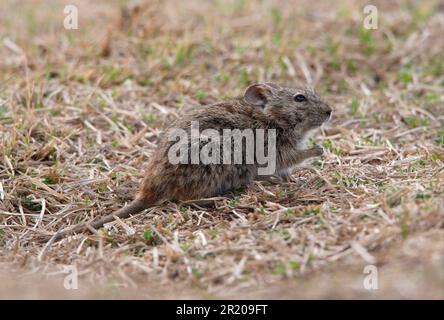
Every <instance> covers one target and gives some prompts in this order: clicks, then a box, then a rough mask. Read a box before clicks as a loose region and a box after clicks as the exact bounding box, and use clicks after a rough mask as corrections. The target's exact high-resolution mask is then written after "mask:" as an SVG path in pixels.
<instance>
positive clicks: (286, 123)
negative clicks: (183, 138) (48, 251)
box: [54, 83, 331, 239]
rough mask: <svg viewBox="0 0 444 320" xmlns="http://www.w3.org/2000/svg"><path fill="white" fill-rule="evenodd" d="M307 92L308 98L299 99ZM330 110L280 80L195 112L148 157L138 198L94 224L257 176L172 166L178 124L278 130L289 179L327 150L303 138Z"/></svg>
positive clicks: (247, 168)
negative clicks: (170, 156)
mask: <svg viewBox="0 0 444 320" xmlns="http://www.w3.org/2000/svg"><path fill="white" fill-rule="evenodd" d="M297 94H303V95H304V96H305V98H306V101H303V102H297V101H295V95H297ZM330 113H331V108H330V107H329V106H328V105H327V104H326V103H325V102H323V101H322V100H321V98H320V97H319V96H318V95H316V93H315V92H314V91H313V90H310V89H305V88H295V89H291V88H284V87H280V86H278V85H276V84H271V83H268V84H256V85H252V86H250V87H249V88H247V90H246V92H245V95H244V97H242V98H238V99H233V100H231V101H226V102H220V103H215V104H213V105H210V106H207V107H204V108H199V109H195V110H192V111H191V112H189V113H187V114H185V115H184V116H182V117H180V118H179V119H178V120H177V121H176V122H175V123H174V124H173V125H172V126H171V128H170V129H169V130H167V132H166V135H165V136H164V137H163V139H162V140H161V141H160V143H159V146H158V148H157V150H156V152H155V153H154V155H153V157H152V158H151V159H150V162H149V163H148V166H147V168H146V172H147V174H146V176H145V178H144V179H143V181H142V183H141V186H140V189H139V192H138V193H137V195H136V199H135V200H134V201H133V202H132V203H131V204H129V205H128V206H126V207H124V208H122V209H120V210H118V211H117V212H115V213H112V214H110V215H108V216H105V217H104V218H102V219H100V220H98V221H96V222H93V223H92V224H91V226H92V227H93V228H98V227H100V226H102V225H103V224H104V223H107V222H110V221H113V220H114V216H117V217H119V218H126V217H128V216H130V215H133V214H137V213H139V212H141V211H142V210H143V209H146V208H149V207H150V206H154V205H157V204H160V203H162V202H164V201H181V200H192V199H199V198H206V197H211V196H215V195H219V194H222V193H225V192H228V191H230V190H233V189H236V188H238V187H241V186H245V185H248V184H249V183H251V182H252V181H253V180H254V179H256V178H258V177H257V169H258V165H257V163H254V164H244V163H243V164H229V165H228V164H218V165H214V164H212V165H204V164H198V165H196V164H175V165H174V164H171V163H170V161H169V159H168V150H169V148H170V147H171V146H172V145H173V144H174V143H175V141H168V139H167V137H168V136H169V134H170V133H171V132H172V130H174V129H176V128H181V129H185V130H186V131H187V132H188V136H189V135H190V125H191V121H198V122H199V129H200V131H202V130H204V129H209V128H211V129H216V130H218V131H219V132H220V133H222V129H240V130H242V129H248V128H250V129H276V131H277V141H276V151H277V168H276V172H275V174H276V175H278V176H281V177H286V176H287V175H288V174H289V171H290V170H291V168H292V167H293V166H295V165H296V164H298V163H300V162H302V161H304V160H305V159H307V158H310V157H314V156H319V155H321V154H322V152H323V150H322V148H321V147H319V146H316V147H314V148H311V149H303V148H302V141H303V140H304V139H305V138H306V135H307V133H308V132H309V131H311V130H313V129H315V128H318V127H319V126H321V125H322V123H323V122H325V121H326V120H328V118H329V117H330ZM85 227H86V225H84V224H82V225H78V226H76V227H74V228H73V229H69V230H66V231H62V232H61V233H58V234H56V235H55V236H54V238H55V239H60V238H62V237H64V236H66V235H68V234H71V233H76V232H80V231H82V230H84V229H85Z"/></svg>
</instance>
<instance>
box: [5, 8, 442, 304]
mask: <svg viewBox="0 0 444 320" xmlns="http://www.w3.org/2000/svg"><path fill="white" fill-rule="evenodd" d="M64 2H65V1H26V3H24V2H23V1H13V0H8V1H2V3H1V5H0V21H2V24H1V25H0V36H1V39H2V40H3V43H2V46H1V47H0V57H2V58H1V60H0V83H1V85H0V128H1V131H0V140H1V147H0V153H1V154H0V158H1V162H0V199H1V202H0V263H1V265H0V266H2V268H3V269H7V270H8V271H9V273H11V272H12V274H13V278H17V279H19V280H20V279H24V278H26V277H39V278H41V277H43V278H49V279H54V277H59V276H60V270H61V268H62V267H63V266H65V265H75V266H77V268H78V270H79V273H80V275H81V278H80V286H81V288H83V289H85V288H93V289H91V290H92V291H88V292H89V293H85V295H84V296H86V297H110V296H113V295H112V294H111V293H110V292H116V290H117V291H118V292H120V296H126V297H131V296H133V295H132V294H130V293H128V290H131V288H136V289H138V290H142V291H141V292H142V293H141V294H140V295H139V296H142V297H146V296H151V297H153V296H154V297H170V298H172V297H184V296H193V297H201V298H202V297H240V296H243V294H244V293H245V294H246V292H248V294H246V295H245V296H247V297H273V298H280V297H304V295H301V294H300V292H301V291H299V290H304V292H307V296H310V297H350V296H351V297H353V294H354V292H356V291H352V292H351V293H350V294H349V293H348V291H347V293H344V290H346V288H347V287H348V286H349V285H350V283H351V282H352V281H355V282H356V281H358V282H361V281H362V280H361V279H362V277H363V275H362V270H363V268H364V266H365V265H367V264H376V265H378V266H379V267H380V270H381V271H380V273H381V278H383V279H384V281H385V282H384V283H383V284H381V287H382V288H390V289H387V290H386V291H383V293H382V296H384V297H425V296H427V297H432V298H444V292H443V290H444V275H443V272H442V269H441V267H442V263H443V256H444V253H443V250H444V247H443V246H444V244H443V241H442V239H443V232H442V228H443V227H444V196H443V192H444V171H443V167H444V165H443V162H444V112H443V111H444V107H443V105H444V103H443V102H444V92H443V88H444V76H443V74H444V55H443V49H444V43H443V41H444V40H443V39H444V37H443V32H444V13H443V6H442V4H440V1H390V2H388V1H376V5H377V7H378V9H379V29H377V30H370V31H368V30H366V29H363V28H362V19H363V17H362V7H363V5H364V2H357V1H356V2H355V1H353V2H352V1H338V2H330V1H328V2H327V1H298V2H297V3H296V2H293V1H275V2H272V1H251V2H250V1H248V2H247V1H224V2H222V1H211V2H210V1H208V2H203V1H194V0H187V1H174V2H173V1H154V0H153V1H145V2H140V5H138V6H134V5H131V4H130V5H125V4H124V2H123V1H104V0H103V1H97V2H94V4H92V2H91V1H69V3H75V4H77V5H78V8H79V19H80V26H79V27H80V29H79V30H75V31H67V30H64V29H63V27H62V26H63V18H64V16H63V4H64ZM67 3H68V2H67ZM122 8H124V9H122ZM257 81H275V82H277V83H281V84H287V85H291V84H294V83H308V84H311V85H313V86H315V87H316V88H317V89H318V90H319V91H320V92H323V93H324V94H325V96H326V98H327V99H328V100H329V101H330V102H331V103H332V104H333V105H334V108H335V112H334V119H333V121H331V122H330V123H329V124H328V125H327V126H325V128H323V130H322V132H320V134H319V135H318V136H317V137H316V140H318V141H319V143H322V144H323V145H324V146H325V147H326V149H327V152H326V154H325V156H324V157H323V158H322V159H319V160H315V161H311V162H309V163H307V165H306V166H305V167H303V168H301V169H299V170H296V171H295V172H294V178H295V182H294V183H288V184H284V185H267V184H260V183H256V184H255V185H254V186H252V187H250V188H248V189H246V190H245V191H244V192H242V193H239V194H238V195H237V197H236V198H235V199H231V200H230V199H225V198H218V199H214V200H212V201H207V202H206V203H204V202H202V201H200V202H196V203H187V204H180V203H179V204H174V203H169V204H167V205H165V206H163V207H158V208H152V209H151V210H149V211H148V212H147V213H146V214H143V215H140V216H135V217H133V218H130V219H127V220H125V221H119V222H115V223H112V224H110V225H108V228H107V230H106V231H102V232H100V233H98V234H97V235H87V234H82V235H77V236H75V237H72V238H70V239H66V240H64V241H61V242H59V243H56V244H54V245H52V246H51V247H48V248H47V250H45V249H44V244H40V243H39V242H38V240H39V239H40V237H41V236H42V235H48V234H52V233H54V232H56V231H57V230H59V229H61V228H64V227H66V226H68V225H73V224H76V223H78V222H81V221H87V220H90V219H93V218H95V217H98V216H101V215H104V214H107V213H109V212H110V211H112V210H114V209H116V208H119V207H121V206H122V205H123V204H124V203H125V202H127V201H129V200H130V199H131V197H132V193H133V191H134V190H135V188H136V186H137V183H138V180H139V179H140V178H141V177H142V176H143V175H144V173H143V165H144V163H146V162H147V160H148V159H149V157H150V154H151V153H152V152H154V150H155V146H156V143H157V141H158V137H159V134H161V133H162V130H163V129H164V128H165V124H167V123H169V122H171V120H173V119H175V118H176V117H178V116H179V115H180V112H181V110H182V109H190V108H200V107H201V105H203V104H207V103H211V102H214V101H217V100H221V99H223V98H225V97H231V96H235V95H239V94H240V93H241V92H242V90H243V88H245V86H246V85H248V84H250V83H252V82H257ZM147 174H149V172H148V173H147ZM430 234H433V237H430V236H429V235H430ZM411 239H415V240H414V241H413V242H414V243H416V244H417V245H418V246H419V248H420V249H418V250H416V251H413V252H416V253H418V254H416V253H415V254H413V255H412V254H411V255H409V257H408V258H406V257H405V256H403V255H400V254H398V255H396V254H395V253H394V251H396V252H398V250H397V249H395V248H399V247H402V246H403V245H405V244H406V243H410V242H412V240H411ZM409 241H410V242H409ZM421 252H430V254H427V255H421V254H420V253H421ZM398 253H399V252H398ZM387 255H388V256H393V255H394V256H396V258H392V259H387V258H385V257H387ZM396 266H398V267H399V268H398V267H396ZM410 266H415V267H414V268H413V267H412V268H410ZM393 268H395V269H394V270H399V272H400V273H399V272H398V273H397V274H398V275H399V274H401V275H405V276H404V277H402V276H400V277H388V276H384V275H383V273H384V272H385V270H393ZM343 270H352V271H350V272H349V274H348V273H347V272H344V271H343ZM424 270H427V274H425V271H424ZM430 270H433V271H432V272H429V271H430ZM440 270H441V271H440ZM395 273H396V272H395ZM331 274H333V275H335V274H340V277H339V278H337V277H334V276H332V277H329V276H326V275H331ZM387 274H392V273H390V272H389V271H387V273H386V275H387ZM333 279H340V280H335V281H334V280H333ZM352 279H354V280H352ZM356 279H358V280H356ZM409 279H410V280H409ZM412 279H415V281H412ZM19 280H17V281H19ZM301 281H304V285H302V284H301ZM14 283H15V282H14ZM61 283H62V282H61V280H60V281H58V280H57V281H55V283H53V284H52V286H53V288H58V289H53V290H54V292H58V291H57V290H59V291H60V287H61ZM405 283H409V284H410V286H411V287H409V290H407V291H403V292H401V291H402V290H398V289H399V285H402V284H405ZM428 284H430V286H426V285H428ZM123 287H128V289H126V291H125V290H121V289H122V288H123ZM425 287H427V288H428V290H426V289H424V288H425ZM8 288H9V289H8ZM32 288H35V286H34V285H32V284H28V285H24V286H21V287H20V286H19V288H18V287H16V285H15V284H12V285H11V286H10V287H8V286H7V285H6V286H3V289H4V291H3V292H0V296H19V297H25V296H29V295H30V292H35V295H34V296H42V295H43V296H45V294H44V293H42V290H40V291H38V290H37V291H35V290H34V289H32ZM48 288H49V286H47V287H46V290H47V291H48ZM261 288H266V290H267V292H268V295H266V294H263V290H264V289H261ZM326 288H328V290H327V289H326ZM268 289H270V291H268ZM14 290H18V293H14ZM120 290H121V291H120ZM261 290H262V291H261ZM356 290H358V291H359V290H360V296H362V295H363V294H365V290H363V288H362V286H361V287H359V286H358V287H357V289H356ZM44 291H45V290H43V292H44ZM61 291H63V293H62V294H63V295H64V296H67V297H70V296H73V297H74V296H75V295H74V293H71V292H69V291H65V290H61ZM147 291H148V292H149V293H148V292H147ZM91 292H92V293H91ZM122 292H123V293H125V292H127V294H126V295H123V294H122ZM295 292H297V293H299V294H295ZM363 292H364V293H363ZM133 294H134V292H133ZM31 295H32V294H31ZM117 295H118V296H119V294H117ZM60 296H61V295H57V296H56V297H60ZM136 296H137V294H136ZM364 296H365V295H364ZM370 297H371V296H370Z"/></svg>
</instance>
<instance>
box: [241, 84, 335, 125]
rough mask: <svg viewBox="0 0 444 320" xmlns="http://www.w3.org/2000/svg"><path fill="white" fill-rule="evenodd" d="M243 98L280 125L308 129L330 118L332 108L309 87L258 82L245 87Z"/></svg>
mask: <svg viewBox="0 0 444 320" xmlns="http://www.w3.org/2000/svg"><path fill="white" fill-rule="evenodd" d="M244 100H245V102H246V103H248V104H250V105H254V106H256V107H258V108H262V110H263V111H264V113H265V114H266V115H267V116H268V117H269V118H270V119H272V120H274V121H275V122H277V123H278V124H279V125H282V126H283V127H293V128H299V129H302V130H311V129H315V128H317V127H320V126H321V125H322V124H323V123H324V122H325V121H327V120H328V119H330V116H331V113H332V109H331V107H330V106H329V105H328V104H327V103H325V102H324V101H322V99H321V98H320V97H319V96H318V95H317V94H316V93H315V92H314V90H312V89H307V88H285V87H280V86H278V85H276V84H274V83H258V84H253V85H251V86H249V87H248V88H247V90H246V91H245V94H244Z"/></svg>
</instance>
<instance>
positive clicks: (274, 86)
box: [265, 82, 282, 90]
mask: <svg viewBox="0 0 444 320" xmlns="http://www.w3.org/2000/svg"><path fill="white" fill-rule="evenodd" d="M265 84H266V85H267V86H269V87H272V88H273V89H275V90H282V88H281V86H280V85H278V84H276V83H273V82H265Z"/></svg>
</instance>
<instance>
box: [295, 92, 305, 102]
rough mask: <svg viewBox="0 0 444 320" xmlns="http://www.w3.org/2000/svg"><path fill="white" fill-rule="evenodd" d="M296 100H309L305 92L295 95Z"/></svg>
mask: <svg viewBox="0 0 444 320" xmlns="http://www.w3.org/2000/svg"><path fill="white" fill-rule="evenodd" d="M293 99H294V101H296V102H304V101H307V98H306V97H305V96H304V95H303V94H300V93H299V94H297V95H295V96H294V98H293Z"/></svg>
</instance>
